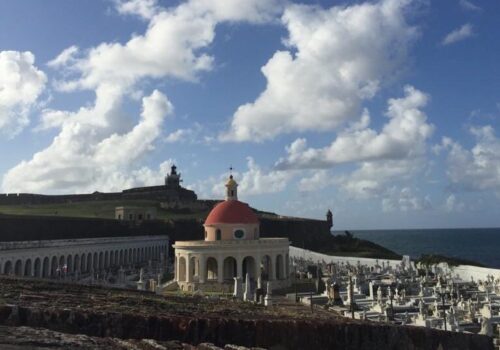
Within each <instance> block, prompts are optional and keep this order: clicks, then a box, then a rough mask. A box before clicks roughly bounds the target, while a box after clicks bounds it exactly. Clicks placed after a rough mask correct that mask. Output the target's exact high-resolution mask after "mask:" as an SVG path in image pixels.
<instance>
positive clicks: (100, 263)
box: [98, 252, 104, 270]
mask: <svg viewBox="0 0 500 350" xmlns="http://www.w3.org/2000/svg"><path fill="white" fill-rule="evenodd" d="M98 266H99V270H102V269H103V268H104V255H103V254H102V252H99V265H98Z"/></svg>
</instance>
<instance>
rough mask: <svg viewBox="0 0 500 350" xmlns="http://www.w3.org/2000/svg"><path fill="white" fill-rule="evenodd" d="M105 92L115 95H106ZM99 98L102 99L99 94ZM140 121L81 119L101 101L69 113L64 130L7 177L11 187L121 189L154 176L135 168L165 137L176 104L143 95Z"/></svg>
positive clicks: (105, 113) (111, 113) (30, 189)
mask: <svg viewBox="0 0 500 350" xmlns="http://www.w3.org/2000/svg"><path fill="white" fill-rule="evenodd" d="M103 96H110V94H107V95H106V94H104V93H103ZM98 100H99V98H98ZM142 103H143V111H142V113H141V118H140V121H139V123H138V124H137V125H136V126H135V127H134V128H132V129H131V130H129V131H128V132H126V133H123V134H118V133H116V132H114V129H113V128H106V127H103V126H100V125H93V124H92V123H81V122H80V119H81V118H84V117H85V116H86V115H91V114H93V113H94V112H96V111H98V110H99V109H100V108H102V107H101V106H100V102H98V103H97V104H96V107H95V108H94V109H92V110H81V111H80V112H79V113H76V114H74V115H71V116H69V117H68V118H67V119H66V121H65V122H64V126H63V128H62V130H61V133H60V134H59V135H58V136H57V137H56V138H55V139H54V141H53V142H52V144H51V145H50V146H49V147H47V148H46V149H44V150H42V151H40V152H38V153H36V154H35V155H34V156H33V158H32V159H31V160H29V161H22V162H21V163H19V164H18V165H17V166H15V167H14V168H12V169H10V170H9V171H8V172H7V173H6V174H5V176H4V178H3V183H2V187H3V190H4V191H6V192H50V193H60V192H92V191H94V190H99V191H105V190H106V191H113V190H121V189H123V188H126V187H130V186H132V185H137V184H140V183H138V182H139V180H143V181H144V179H146V178H148V176H149V178H151V176H152V172H151V171H150V172H148V170H147V169H144V168H139V169H136V168H134V166H135V164H136V161H137V160H139V159H141V157H142V156H143V155H144V154H146V153H148V152H149V151H150V150H151V149H152V148H153V147H154V142H155V140H156V139H157V138H158V137H159V135H160V132H161V126H162V123H163V121H164V119H165V117H166V115H168V114H169V113H171V111H172V106H171V104H170V102H169V101H168V99H167V97H166V96H164V95H163V94H162V93H160V92H158V91H154V92H153V93H152V94H151V95H150V96H148V97H144V98H143V101H142ZM100 112H102V113H100V115H101V116H102V120H95V121H96V122H101V123H103V124H106V122H107V119H106V118H108V120H109V119H112V118H115V117H116V115H114V114H119V111H118V110H113V109H109V110H102V111H100Z"/></svg>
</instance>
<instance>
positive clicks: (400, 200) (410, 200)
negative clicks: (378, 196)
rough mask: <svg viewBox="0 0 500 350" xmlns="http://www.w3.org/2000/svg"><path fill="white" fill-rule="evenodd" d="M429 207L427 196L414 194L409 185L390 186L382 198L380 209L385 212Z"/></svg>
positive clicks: (429, 202) (417, 209) (418, 209)
mask: <svg viewBox="0 0 500 350" xmlns="http://www.w3.org/2000/svg"><path fill="white" fill-rule="evenodd" d="M430 208H431V201H430V199H429V198H428V197H427V196H425V197H421V196H419V195H418V194H415V193H414V191H413V190H412V189H411V188H409V187H404V188H401V189H399V188H396V187H393V188H390V189H389V190H388V191H387V193H386V197H385V198H383V199H382V210H383V211H385V212H392V211H403V212H405V211H420V210H426V209H430Z"/></svg>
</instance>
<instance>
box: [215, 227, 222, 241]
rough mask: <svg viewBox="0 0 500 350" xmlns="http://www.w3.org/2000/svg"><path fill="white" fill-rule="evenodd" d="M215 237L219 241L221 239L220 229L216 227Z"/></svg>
mask: <svg viewBox="0 0 500 350" xmlns="http://www.w3.org/2000/svg"><path fill="white" fill-rule="evenodd" d="M215 239H216V240H218V241H220V240H221V239H222V231H221V230H220V229H217V230H216V231H215Z"/></svg>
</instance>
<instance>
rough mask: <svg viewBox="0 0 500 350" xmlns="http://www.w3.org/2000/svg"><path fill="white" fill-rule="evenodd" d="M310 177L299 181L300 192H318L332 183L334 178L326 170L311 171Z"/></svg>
mask: <svg viewBox="0 0 500 350" xmlns="http://www.w3.org/2000/svg"><path fill="white" fill-rule="evenodd" d="M309 175H310V176H307V177H303V178H302V179H300V180H299V184H298V188H299V191H301V192H312V191H320V190H322V189H324V188H325V187H328V186H331V185H332V184H333V183H334V178H333V177H332V174H331V173H330V172H329V171H328V170H315V171H312V172H311V173H310V174H309Z"/></svg>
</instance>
